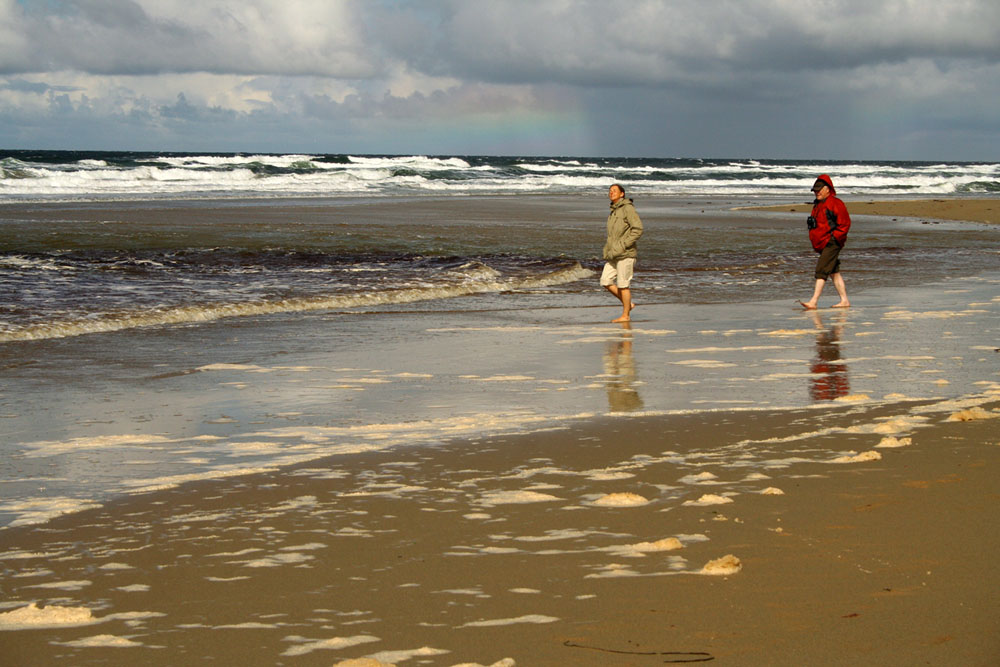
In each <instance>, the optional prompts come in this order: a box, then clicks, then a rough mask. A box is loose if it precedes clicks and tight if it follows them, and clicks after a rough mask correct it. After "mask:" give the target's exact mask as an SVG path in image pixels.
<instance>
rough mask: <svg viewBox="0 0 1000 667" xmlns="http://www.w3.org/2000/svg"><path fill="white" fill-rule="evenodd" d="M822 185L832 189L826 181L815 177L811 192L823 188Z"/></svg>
mask: <svg viewBox="0 0 1000 667" xmlns="http://www.w3.org/2000/svg"><path fill="white" fill-rule="evenodd" d="M824 185H825V186H826V187H828V188H830V189H831V190H832V189H833V186H832V185H830V184H829V183H828V182H827V181H824V180H823V179H822V178H817V179H816V182H815V183H813V187H812V191H813V192H819V191H820V190H822V189H823V186H824Z"/></svg>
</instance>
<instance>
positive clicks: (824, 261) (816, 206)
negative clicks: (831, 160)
mask: <svg viewBox="0 0 1000 667" xmlns="http://www.w3.org/2000/svg"><path fill="white" fill-rule="evenodd" d="M812 191H813V193H814V194H815V195H816V200H815V201H814V202H813V209H812V215H810V216H809V218H808V220H807V221H806V224H807V225H808V227H809V240H810V241H811V242H812V246H813V250H815V251H816V252H818V253H819V260H817V262H816V288H815V290H814V291H813V295H812V298H811V299H809V300H808V301H799V304H800V305H801V306H802V307H803V308H805V309H806V310H815V309H816V303H817V302H818V301H819V295H820V293H822V292H823V286H824V285H826V280H827V278H830V279H832V280H833V286H834V287H836V288H837V294H839V295H840V303H837V304H835V305H834V306H833V307H834V308H847V307H848V306H850V305H851V302H850V301H848V300H847V287H846V286H845V285H844V277H843V276H842V275H840V257H839V256H840V250H841V248H843V247H844V244H845V243H847V232H848V230H849V229H850V228H851V216H850V215H848V213H847V207H846V206H844V202H842V201H840V199H838V198H837V191H836V190H835V189H834V187H833V181H832V180H831V179H830V177H829V176H827V175H826V174H823V175H821V176H820V177H819V178H817V179H816V182H815V183H813V188H812Z"/></svg>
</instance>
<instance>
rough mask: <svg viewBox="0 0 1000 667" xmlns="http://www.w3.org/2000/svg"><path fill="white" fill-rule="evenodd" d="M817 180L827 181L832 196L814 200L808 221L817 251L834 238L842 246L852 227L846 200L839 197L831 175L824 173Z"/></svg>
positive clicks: (811, 237)
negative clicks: (843, 200) (845, 203)
mask: <svg viewBox="0 0 1000 667" xmlns="http://www.w3.org/2000/svg"><path fill="white" fill-rule="evenodd" d="M817 180H820V181H823V182H825V183H826V184H827V185H828V186H830V196H829V197H827V198H826V199H824V200H823V201H814V202H813V208H812V214H811V215H810V216H809V219H808V220H807V222H806V225H807V226H808V227H809V240H810V241H811V242H812V246H813V249H814V250H815V251H816V252H822V251H823V248H825V247H826V246H827V244H829V243H830V239H831V238H834V239H836V240H837V243H838V244H839V245H840V246H844V244H846V243H847V231H848V230H849V229H850V228H851V216H850V215H849V214H848V213H847V207H846V206H844V202H842V201H840V200H839V199H838V198H837V196H836V195H837V191H836V190H835V189H834V187H833V181H832V180H831V179H830V177H829V176H827V175H826V174H823V175H822V176H820V177H819V178H818V179H817Z"/></svg>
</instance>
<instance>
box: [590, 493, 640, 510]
mask: <svg viewBox="0 0 1000 667" xmlns="http://www.w3.org/2000/svg"><path fill="white" fill-rule="evenodd" d="M648 503H649V500H647V499H646V498H643V497H642V496H640V495H639V494H638V493H609V494H607V495H603V496H601V497H600V498H598V499H597V500H595V501H594V502H593V504H594V505H597V506H598V507H639V506H640V505H646V504H648Z"/></svg>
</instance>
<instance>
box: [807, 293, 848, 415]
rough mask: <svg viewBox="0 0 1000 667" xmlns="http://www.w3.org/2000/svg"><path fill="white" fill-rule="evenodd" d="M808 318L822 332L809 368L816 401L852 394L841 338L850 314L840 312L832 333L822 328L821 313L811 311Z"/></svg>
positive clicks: (817, 339) (813, 396)
mask: <svg viewBox="0 0 1000 667" xmlns="http://www.w3.org/2000/svg"><path fill="white" fill-rule="evenodd" d="M809 315H810V316H812V319H813V323H814V324H815V325H816V329H817V330H818V331H819V333H817V334H816V356H815V357H814V358H813V360H812V362H811V364H810V366H809V370H811V371H812V373H813V377H812V378H811V379H810V381H809V394H810V395H811V396H812V399H813V400H814V401H832V400H833V399H835V398H838V397H840V396H847V395H848V394H849V393H850V391H851V382H850V380H849V379H848V377H847V364H845V363H844V360H843V359H842V358H841V356H840V335H841V332H842V330H843V328H844V323H845V321H846V319H847V312H846V311H841V312H839V313H838V314H837V320H836V322H835V323H834V324H833V326H831V327H830V328H829V329H825V328H824V327H823V320H822V319H821V318H820V315H819V312H818V311H815V310H810V311H809Z"/></svg>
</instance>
